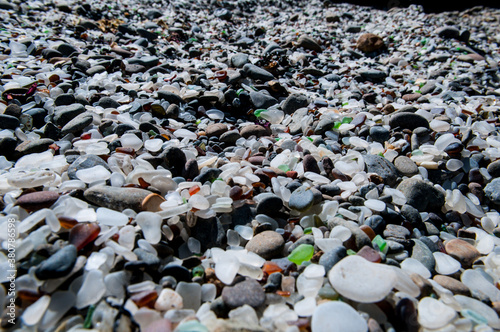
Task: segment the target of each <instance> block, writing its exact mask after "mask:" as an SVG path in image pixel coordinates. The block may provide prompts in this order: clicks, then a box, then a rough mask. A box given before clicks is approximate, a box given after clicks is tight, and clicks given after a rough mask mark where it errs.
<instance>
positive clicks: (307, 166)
mask: <svg viewBox="0 0 500 332" xmlns="http://www.w3.org/2000/svg"><path fill="white" fill-rule="evenodd" d="M302 164H303V165H304V172H314V173H317V174H320V173H321V171H320V169H319V166H318V162H317V161H316V158H314V157H313V156H312V155H310V154H308V155H305V156H304V159H303V160H302Z"/></svg>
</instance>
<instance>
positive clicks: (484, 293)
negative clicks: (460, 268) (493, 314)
mask: <svg viewBox="0 0 500 332" xmlns="http://www.w3.org/2000/svg"><path fill="white" fill-rule="evenodd" d="M460 280H461V281H462V283H464V285H465V286H467V287H469V290H470V291H471V293H472V295H474V293H477V294H480V296H481V297H485V298H489V299H490V300H491V301H492V302H498V301H500V290H498V288H496V287H495V285H493V284H492V283H491V282H490V281H489V280H487V279H486V278H485V277H484V276H483V274H482V273H481V272H479V271H476V270H472V269H469V270H465V271H464V272H463V273H462V275H461V276H460Z"/></svg>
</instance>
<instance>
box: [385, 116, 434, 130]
mask: <svg viewBox="0 0 500 332" xmlns="http://www.w3.org/2000/svg"><path fill="white" fill-rule="evenodd" d="M389 125H390V126H391V128H393V129H394V128H399V129H410V130H413V129H415V128H418V127H424V128H429V122H427V120H426V119H425V118H424V117H423V116H421V115H418V114H415V113H409V112H398V113H395V114H393V115H392V116H391V119H390V120H389Z"/></svg>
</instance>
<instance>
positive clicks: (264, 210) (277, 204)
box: [257, 193, 283, 216]
mask: <svg viewBox="0 0 500 332" xmlns="http://www.w3.org/2000/svg"><path fill="white" fill-rule="evenodd" d="M263 195H264V196H263V197H262V198H261V200H260V201H259V203H258V204H257V214H265V215H268V216H273V215H276V214H277V213H278V212H279V210H280V209H281V208H282V207H283V200H282V199H281V198H280V197H278V196H277V195H274V194H271V193H269V194H263Z"/></svg>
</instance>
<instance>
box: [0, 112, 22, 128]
mask: <svg viewBox="0 0 500 332" xmlns="http://www.w3.org/2000/svg"><path fill="white" fill-rule="evenodd" d="M19 124H20V122H19V119H18V118H16V117H15V116H12V115H6V114H0V129H16V128H17V127H19Z"/></svg>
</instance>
